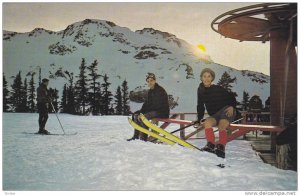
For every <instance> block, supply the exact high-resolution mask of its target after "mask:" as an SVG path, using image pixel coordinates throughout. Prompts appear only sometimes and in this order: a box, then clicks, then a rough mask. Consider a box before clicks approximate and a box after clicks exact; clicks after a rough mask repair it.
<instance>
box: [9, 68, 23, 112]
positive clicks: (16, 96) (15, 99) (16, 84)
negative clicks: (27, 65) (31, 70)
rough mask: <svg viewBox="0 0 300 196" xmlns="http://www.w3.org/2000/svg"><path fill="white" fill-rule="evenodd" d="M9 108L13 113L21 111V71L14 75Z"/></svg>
mask: <svg viewBox="0 0 300 196" xmlns="http://www.w3.org/2000/svg"><path fill="white" fill-rule="evenodd" d="M11 88H12V91H11V98H10V102H11V106H12V111H13V112H21V111H22V108H21V107H22V91H23V83H22V77H21V71H19V73H18V74H17V75H16V77H15V79H14V81H13V84H12V86H11Z"/></svg>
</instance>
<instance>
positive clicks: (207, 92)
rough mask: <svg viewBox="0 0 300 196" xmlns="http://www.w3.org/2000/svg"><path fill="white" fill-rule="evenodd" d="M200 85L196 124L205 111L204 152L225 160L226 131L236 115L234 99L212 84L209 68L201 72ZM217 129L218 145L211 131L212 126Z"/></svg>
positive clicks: (211, 74)
mask: <svg viewBox="0 0 300 196" xmlns="http://www.w3.org/2000/svg"><path fill="white" fill-rule="evenodd" d="M200 78H201V81H202V82H201V83H200V85H199V87H198V104H197V113H198V122H200V120H201V119H202V118H203V116H204V111H205V109H206V110H207V112H208V114H209V117H208V118H206V120H205V121H204V123H203V125H204V128H205V136H206V139H207V144H206V146H205V147H204V148H202V149H203V150H205V151H208V152H214V153H216V155H217V156H218V157H222V158H225V145H226V143H227V132H226V129H227V127H228V126H229V124H230V122H232V121H233V119H234V118H235V115H236V108H235V107H236V100H235V97H234V96H233V95H232V94H231V93H229V92H228V91H226V90H225V89H224V88H223V87H221V86H218V85H214V84H212V81H213V80H214V79H215V72H214V71H213V70H211V69H209V68H205V69H203V70H202V72H201V75H200ZM216 125H217V126H218V129H219V143H218V144H216V142H215V135H214V131H213V127H214V126H216Z"/></svg>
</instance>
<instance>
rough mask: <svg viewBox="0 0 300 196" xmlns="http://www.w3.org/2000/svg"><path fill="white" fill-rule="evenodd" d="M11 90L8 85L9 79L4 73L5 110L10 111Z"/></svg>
mask: <svg viewBox="0 0 300 196" xmlns="http://www.w3.org/2000/svg"><path fill="white" fill-rule="evenodd" d="M9 94H10V92H9V90H8V87H7V81H6V78H5V75H4V73H3V112H8V111H9Z"/></svg>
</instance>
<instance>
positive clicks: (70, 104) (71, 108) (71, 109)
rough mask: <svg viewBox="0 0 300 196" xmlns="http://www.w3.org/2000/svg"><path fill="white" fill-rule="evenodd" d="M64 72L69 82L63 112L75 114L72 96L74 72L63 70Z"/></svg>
mask: <svg viewBox="0 0 300 196" xmlns="http://www.w3.org/2000/svg"><path fill="white" fill-rule="evenodd" d="M65 74H66V75H67V76H68V82H69V87H68V88H67V91H66V99H67V100H66V103H67V105H66V108H65V112H66V113H69V114H75V113H76V112H75V98H74V94H75V92H74V86H73V82H74V73H73V72H71V73H70V72H68V71H65Z"/></svg>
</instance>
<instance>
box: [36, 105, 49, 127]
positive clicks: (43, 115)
mask: <svg viewBox="0 0 300 196" xmlns="http://www.w3.org/2000/svg"><path fill="white" fill-rule="evenodd" d="M37 108H38V112H39V130H44V129H45V126H46V123H47V120H48V107H47V103H40V102H39V103H37Z"/></svg>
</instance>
